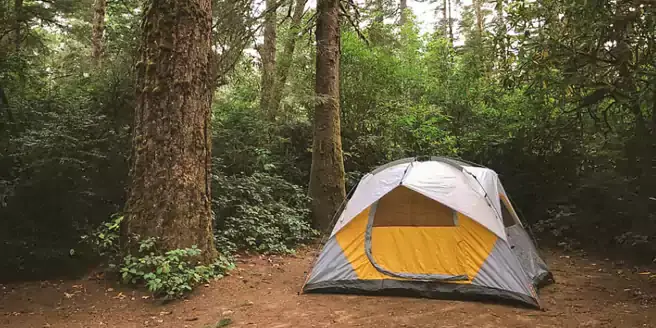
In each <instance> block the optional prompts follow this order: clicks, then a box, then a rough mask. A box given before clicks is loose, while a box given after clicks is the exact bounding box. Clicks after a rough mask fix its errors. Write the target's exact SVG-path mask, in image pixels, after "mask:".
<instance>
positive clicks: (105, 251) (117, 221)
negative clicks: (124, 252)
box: [81, 214, 123, 263]
mask: <svg viewBox="0 0 656 328" xmlns="http://www.w3.org/2000/svg"><path fill="white" fill-rule="evenodd" d="M121 222H123V215H119V214H114V215H112V216H111V218H110V220H109V222H105V223H103V224H102V225H101V226H100V227H98V228H96V230H94V231H93V232H92V233H91V235H84V236H82V237H81V239H82V242H84V243H86V244H87V245H90V246H91V248H92V250H93V251H94V252H95V253H96V254H98V255H100V256H101V257H109V258H110V259H109V260H110V263H111V262H112V260H113V257H115V256H117V255H118V254H119V251H120V250H119V239H120V235H121V232H120V229H121Z"/></svg>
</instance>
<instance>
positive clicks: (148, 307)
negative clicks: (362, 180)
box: [0, 249, 656, 328]
mask: <svg viewBox="0 0 656 328" xmlns="http://www.w3.org/2000/svg"><path fill="white" fill-rule="evenodd" d="M315 254H316V250H313V249H311V250H308V251H302V252H299V255H297V256H293V257H277V256H276V257H264V256H255V257H242V258H241V259H240V260H239V261H238V268H237V269H236V270H235V271H233V273H232V275H231V276H229V277H226V278H224V279H222V280H219V281H217V282H213V283H212V284H210V285H206V286H205V287H202V286H201V287H200V288H199V289H198V290H197V291H196V292H195V293H194V294H193V295H191V296H190V297H189V298H188V299H187V300H183V301H179V302H172V303H169V304H165V305H162V304H161V303H158V302H154V301H151V300H150V299H149V298H148V296H147V294H146V293H143V292H138V291H132V290H128V289H124V288H123V287H120V286H119V287H117V286H115V285H113V284H112V283H110V282H108V281H105V280H102V279H95V278H87V279H82V280H76V281H47V282H40V283H39V282H36V283H35V282H31V283H23V284H11V285H0V295H1V300H0V327H21V328H23V327H25V328H30V327H38V328H42V327H62V328H63V327H68V328H76V327H121V328H132V327H134V328H137V327H162V328H174V327H175V328H184V327H189V328H205V327H221V326H223V325H225V326H227V327H270V328H283V327H290V328H293V327H376V328H383V327H440V328H448V327H563V328H567V327H627V328H632V327H656V268H653V267H652V268H651V271H649V270H648V269H647V268H640V269H637V268H634V267H629V266H627V265H625V264H621V263H616V262H612V261H610V260H608V259H606V260H603V259H602V260H597V259H593V258H592V257H590V256H586V255H584V254H582V253H577V254H574V253H567V254H565V253H563V251H553V250H545V251H543V256H544V257H545V259H546V260H547V261H548V264H549V265H550V267H551V269H552V271H553V273H554V276H555V278H556V284H553V285H550V286H547V287H545V288H543V289H542V290H541V292H540V295H541V301H542V302H543V304H544V306H545V307H546V311H537V310H530V309H524V308H517V307H512V306H508V305H500V304H487V303H480V302H463V301H448V300H431V299H418V298H402V297H369V296H355V295H327V294H310V295H298V291H299V288H300V285H301V283H302V282H303V278H304V275H305V271H306V270H308V268H309V266H310V263H311V262H312V260H313V259H314V255H315ZM219 322H221V324H218V323H219Z"/></svg>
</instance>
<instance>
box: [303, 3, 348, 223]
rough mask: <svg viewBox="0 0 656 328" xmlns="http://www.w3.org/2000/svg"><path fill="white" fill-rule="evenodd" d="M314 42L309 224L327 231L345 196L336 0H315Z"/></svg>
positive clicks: (337, 6)
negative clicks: (310, 213)
mask: <svg viewBox="0 0 656 328" xmlns="http://www.w3.org/2000/svg"><path fill="white" fill-rule="evenodd" d="M316 42H317V43H316V47H317V51H316V53H317V54H316V56H317V57H316V78H315V79H316V81H315V82H316V84H315V93H316V97H317V100H316V105H315V109H314V138H313V139H314V140H313V145H312V168H311V170H310V186H309V189H310V196H311V197H312V215H313V223H314V225H315V226H316V227H317V228H319V229H321V230H323V231H327V230H328V229H330V224H331V219H332V217H333V215H334V214H335V212H336V211H337V210H338V208H339V207H340V206H341V204H342V203H343V202H344V199H345V198H346V191H345V186H344V159H343V154H342V140H341V131H340V129H341V128H340V110H339V61H340V28H339V0H319V1H318V2H317V27H316Z"/></svg>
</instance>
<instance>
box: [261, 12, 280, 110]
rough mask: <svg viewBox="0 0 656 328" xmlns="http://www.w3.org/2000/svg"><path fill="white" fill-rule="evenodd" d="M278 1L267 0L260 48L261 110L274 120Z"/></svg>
mask: <svg viewBox="0 0 656 328" xmlns="http://www.w3.org/2000/svg"><path fill="white" fill-rule="evenodd" d="M276 9H277V4H276V0H266V14H265V15H264V44H263V45H262V46H261V47H259V48H258V50H259V53H260V58H261V60H262V80H261V81H262V82H261V84H262V85H261V90H260V108H261V109H262V112H264V113H266V114H267V116H268V117H269V118H270V119H271V120H273V119H275V116H276V113H274V112H273V108H272V106H271V103H272V102H273V101H272V100H273V97H272V96H273V89H274V84H275V82H276V75H275V74H276V23H277V22H276V21H277V19H276V17H277V15H276Z"/></svg>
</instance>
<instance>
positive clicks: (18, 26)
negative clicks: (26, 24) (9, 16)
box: [14, 0, 24, 51]
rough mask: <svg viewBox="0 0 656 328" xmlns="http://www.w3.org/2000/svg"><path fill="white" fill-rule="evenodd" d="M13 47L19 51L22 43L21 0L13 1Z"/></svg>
mask: <svg viewBox="0 0 656 328" xmlns="http://www.w3.org/2000/svg"><path fill="white" fill-rule="evenodd" d="M14 16H15V19H14V45H15V46H16V51H19V50H20V49H21V44H22V43H23V34H22V31H21V30H22V24H23V19H24V18H23V0H14Z"/></svg>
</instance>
